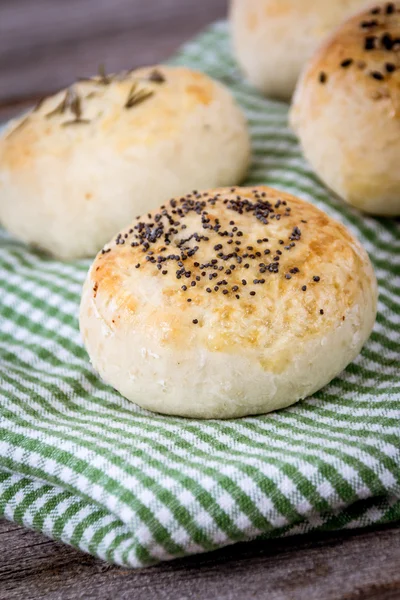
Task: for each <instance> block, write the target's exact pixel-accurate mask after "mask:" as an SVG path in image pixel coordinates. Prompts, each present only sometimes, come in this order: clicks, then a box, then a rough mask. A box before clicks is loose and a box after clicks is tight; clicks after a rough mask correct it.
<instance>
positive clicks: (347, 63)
mask: <svg viewBox="0 0 400 600" xmlns="http://www.w3.org/2000/svg"><path fill="white" fill-rule="evenodd" d="M352 63H353V59H352V58H346V59H345V60H342V62H341V63H340V66H341V67H343V68H344V69H346V68H347V67H349V66H350V65H351V64H352Z"/></svg>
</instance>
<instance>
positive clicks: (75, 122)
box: [61, 118, 90, 127]
mask: <svg viewBox="0 0 400 600" xmlns="http://www.w3.org/2000/svg"><path fill="white" fill-rule="evenodd" d="M88 123H90V121H89V119H79V118H77V119H74V120H73V121H64V123H61V127H69V126H70V125H87V124H88Z"/></svg>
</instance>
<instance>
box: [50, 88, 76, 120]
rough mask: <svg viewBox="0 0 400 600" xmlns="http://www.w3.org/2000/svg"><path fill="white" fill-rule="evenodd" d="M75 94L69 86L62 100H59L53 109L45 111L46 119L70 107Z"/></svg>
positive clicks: (60, 113)
mask: <svg viewBox="0 0 400 600" xmlns="http://www.w3.org/2000/svg"><path fill="white" fill-rule="evenodd" d="M75 96H76V94H75V92H74V91H73V90H72V89H71V88H68V89H67V91H66V93H65V96H64V98H63V100H61V102H60V104H58V105H57V106H56V107H55V109H54V110H52V111H50V112H49V113H47V115H46V119H50V117H53V116H54V115H62V114H63V113H64V112H65V111H66V110H67V109H68V108H71V106H72V103H73V102H74V100H75Z"/></svg>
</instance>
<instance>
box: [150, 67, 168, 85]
mask: <svg viewBox="0 0 400 600" xmlns="http://www.w3.org/2000/svg"><path fill="white" fill-rule="evenodd" d="M149 81H154V83H164V82H165V77H164V75H163V74H162V73H161V72H160V71H159V70H158V69H153V71H152V72H151V73H150V75H149Z"/></svg>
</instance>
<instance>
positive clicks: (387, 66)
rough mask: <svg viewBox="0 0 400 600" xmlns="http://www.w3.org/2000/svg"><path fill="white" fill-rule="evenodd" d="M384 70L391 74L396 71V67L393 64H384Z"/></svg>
mask: <svg viewBox="0 0 400 600" xmlns="http://www.w3.org/2000/svg"><path fill="white" fill-rule="evenodd" d="M385 69H386V71H387V73H393V71H395V70H396V65H394V64H393V63H386V64H385Z"/></svg>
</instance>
